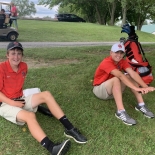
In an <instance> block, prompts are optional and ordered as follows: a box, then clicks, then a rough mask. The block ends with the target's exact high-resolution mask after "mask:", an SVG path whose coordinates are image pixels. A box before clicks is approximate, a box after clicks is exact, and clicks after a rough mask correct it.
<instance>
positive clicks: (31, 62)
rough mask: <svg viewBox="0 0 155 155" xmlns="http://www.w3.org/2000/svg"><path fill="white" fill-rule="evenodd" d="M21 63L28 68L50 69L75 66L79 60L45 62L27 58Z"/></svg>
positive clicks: (1, 60)
mask: <svg viewBox="0 0 155 155" xmlns="http://www.w3.org/2000/svg"><path fill="white" fill-rule="evenodd" d="M3 61H5V59H0V62H3ZM23 61H24V62H26V63H27V65H28V68H44V67H52V66H58V65H63V64H77V63H79V60H77V59H71V60H69V59H57V60H52V61H49V62H45V61H44V60H40V59H39V60H34V59H29V58H23Z"/></svg>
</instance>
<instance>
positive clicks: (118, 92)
mask: <svg viewBox="0 0 155 155" xmlns="http://www.w3.org/2000/svg"><path fill="white" fill-rule="evenodd" d="M105 87H106V89H107V92H108V94H109V95H111V94H112V95H113V96H114V99H115V102H116V106H117V109H118V110H124V106H123V101H122V91H123V90H124V89H125V85H124V84H123V83H121V81H120V80H119V79H118V78H117V77H114V78H112V79H110V80H108V81H107V82H106V83H105Z"/></svg>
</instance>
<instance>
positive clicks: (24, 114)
mask: <svg viewBox="0 0 155 155" xmlns="http://www.w3.org/2000/svg"><path fill="white" fill-rule="evenodd" d="M17 121H20V122H26V123H27V125H28V128H29V130H30V133H31V134H32V136H33V137H34V138H35V139H36V140H37V141H38V142H41V140H42V139H43V138H45V137H46V134H45V133H44V131H43V130H42V128H41V127H40V125H39V123H38V122H37V120H36V116H35V113H33V112H28V111H25V110H21V111H20V112H19V113H18V114H17Z"/></svg>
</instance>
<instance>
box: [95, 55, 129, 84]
mask: <svg viewBox="0 0 155 155" xmlns="http://www.w3.org/2000/svg"><path fill="white" fill-rule="evenodd" d="M126 68H131V67H130V65H129V64H128V62H127V61H126V60H125V59H122V60H121V61H119V62H118V63H117V64H115V63H114V61H113V60H112V58H111V56H109V57H107V58H105V59H104V60H102V62H101V63H100V65H99V66H98V68H97V69H96V72H95V75H94V81H93V85H94V86H96V85H100V84H101V83H103V82H104V81H106V80H108V79H111V78H112V77H114V76H113V75H112V74H110V73H111V71H112V70H114V69H118V70H120V71H125V69H126Z"/></svg>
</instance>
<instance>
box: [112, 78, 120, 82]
mask: <svg viewBox="0 0 155 155" xmlns="http://www.w3.org/2000/svg"><path fill="white" fill-rule="evenodd" d="M113 81H114V82H116V83H120V82H121V81H120V79H119V78H118V77H114V78H113Z"/></svg>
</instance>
